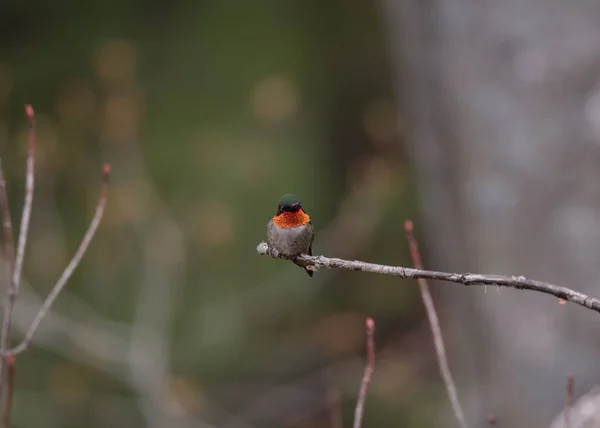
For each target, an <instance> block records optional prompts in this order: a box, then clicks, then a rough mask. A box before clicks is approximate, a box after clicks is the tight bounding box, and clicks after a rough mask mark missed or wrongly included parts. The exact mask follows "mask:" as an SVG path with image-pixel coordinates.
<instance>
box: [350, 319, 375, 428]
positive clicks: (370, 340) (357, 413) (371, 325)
mask: <svg viewBox="0 0 600 428" xmlns="http://www.w3.org/2000/svg"><path fill="white" fill-rule="evenodd" d="M374 335H375V322H374V321H373V318H367V365H366V366H365V373H364V375H363V379H362V383H361V384H360V391H359V393H358V401H357V402H356V409H355V410H354V428H360V427H361V424H362V416H363V412H364V408H365V400H366V398H367V391H368V389H369V383H370V382H371V376H372V375H373V370H374V367H375V338H374Z"/></svg>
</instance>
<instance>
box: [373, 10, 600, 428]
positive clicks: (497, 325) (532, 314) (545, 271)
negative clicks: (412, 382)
mask: <svg viewBox="0 0 600 428" xmlns="http://www.w3.org/2000/svg"><path fill="white" fill-rule="evenodd" d="M383 6H384V7H383V8H382V16H383V19H384V20H385V21H386V24H387V27H388V30H389V31H388V33H389V42H390V50H391V53H392V56H393V58H394V61H395V65H396V83H397V86H398V96H399V100H400V103H401V105H402V109H403V112H402V120H403V124H404V129H405V131H406V136H407V140H408V146H409V152H410V155H411V157H412V163H413V165H414V167H415V169H416V172H417V175H418V179H419V181H418V182H419V186H420V192H421V206H422V210H423V211H422V212H423V220H422V222H421V225H420V226H421V231H422V232H423V233H424V238H425V239H426V243H427V248H428V251H429V257H428V263H429V267H430V268H435V269H448V270H458V271H472V272H479V271H483V272H486V273H505V274H518V275H521V274H522V275H525V276H529V277H532V278H536V279H540V280H546V281H550V282H554V283H557V284H563V285H566V286H569V287H572V288H574V289H577V290H581V291H583V292H585V293H589V294H591V295H593V296H600V6H599V4H598V3H597V2H595V1H589V0H587V1H586V0H573V1H569V2H566V1H563V2H557V1H539V0H504V1H469V0H444V1H431V0H427V1H422V0H384V3H383ZM436 288H437V290H439V292H440V294H439V296H438V301H439V303H438V306H439V307H440V309H441V311H442V317H443V319H444V332H445V333H446V336H447V339H446V340H447V345H448V348H449V353H450V356H451V366H452V367H453V369H454V374H455V378H456V379H457V381H458V387H459V391H460V396H461V399H462V402H463V403H464V405H465V410H466V412H467V417H468V420H469V422H470V425H471V426H482V425H484V424H485V422H484V421H485V416H486V414H487V413H490V412H493V413H495V414H497V415H498V418H499V420H500V421H501V425H502V426H507V427H508V426H528V427H540V426H547V425H548V423H549V422H550V421H551V420H552V418H553V417H554V416H555V415H556V414H557V412H559V411H560V410H561V409H562V407H563V406H564V401H565V385H566V378H567V374H568V373H569V372H572V373H573V374H574V376H575V385H576V396H577V395H579V394H582V393H584V392H586V391H588V390H589V389H590V388H591V386H592V385H593V384H595V383H596V382H598V380H599V375H600V364H599V361H600V339H599V338H600V318H599V317H598V315H597V314H595V313H593V312H591V311H586V310H584V309H582V308H579V307H576V306H575V305H571V304H569V305H566V306H561V305H559V303H558V301H557V300H556V299H553V298H549V297H547V296H543V295H541V294H535V293H528V292H524V291H511V290H504V289H503V290H499V292H497V290H495V289H490V288H489V287H488V290H487V292H485V293H484V290H483V288H478V287H477V288H475V287H471V288H464V287H463V288H461V287H457V286H454V285H447V284H444V285H443V286H442V285H440V286H439V287H436ZM447 417H448V415H444V417H443V418H442V419H441V420H442V423H441V425H443V426H450V424H449V422H450V421H449V420H448V419H447Z"/></svg>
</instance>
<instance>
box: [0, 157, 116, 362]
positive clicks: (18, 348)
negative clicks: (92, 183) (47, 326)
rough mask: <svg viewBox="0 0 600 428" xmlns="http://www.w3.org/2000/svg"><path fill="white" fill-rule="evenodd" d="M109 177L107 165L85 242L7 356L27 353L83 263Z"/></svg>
mask: <svg viewBox="0 0 600 428" xmlns="http://www.w3.org/2000/svg"><path fill="white" fill-rule="evenodd" d="M109 177H110V165H108V164H106V165H104V180H103V183H102V189H101V191H100V199H99V200H98V205H97V206H96V213H95V214H94V218H93V219H92V222H91V224H90V226H89V228H88V230H87V232H86V233H85V236H84V237H83V240H82V241H81V244H80V245H79V248H78V249H77V252H76V253H75V255H74V256H73V258H72V259H71V261H70V262H69V265H68V266H67V267H66V268H65V270H64V272H63V274H62V275H61V277H60V278H59V279H58V281H57V282H56V284H55V285H54V288H52V291H51V292H50V294H49V295H48V297H47V298H46V300H45V301H44V304H43V305H42V307H41V308H40V310H39V312H38V313H37V315H36V316H35V318H34V320H33V322H32V323H31V325H30V327H29V329H28V330H27V333H26V334H25V338H24V339H23V340H22V341H21V343H20V344H19V345H18V346H16V347H15V348H13V349H10V350H8V351H5V352H4V355H5V356H6V355H17V354H19V353H21V352H23V351H25V350H26V349H27V348H28V347H29V344H30V343H31V340H32V339H33V337H34V336H35V333H36V331H37V329H38V327H39V326H40V323H41V322H42V320H43V319H44V317H45V316H46V314H47V313H48V311H49V310H50V308H51V307H52V304H53V303H54V301H55V300H56V298H57V297H58V295H59V294H60V292H61V291H62V289H63V288H64V286H65V285H66V283H67V281H68V280H69V278H70V277H71V275H72V274H73V272H74V271H75V269H76V268H77V266H78V265H79V263H80V262H81V259H82V258H83V255H84V254H85V252H86V251H87V249H88V246H89V245H90V242H91V241H92V238H93V237H94V234H95V233H96V230H97V229H98V226H99V225H100V220H102V216H103V214H104V208H105V207H106V200H107V198H108V180H109Z"/></svg>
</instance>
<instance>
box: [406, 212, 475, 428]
mask: <svg viewBox="0 0 600 428" xmlns="http://www.w3.org/2000/svg"><path fill="white" fill-rule="evenodd" d="M404 230H405V231H406V239H407V240H408V245H409V247H410V256H411V258H412V261H413V265H414V266H415V268H417V269H423V261H422V259H421V253H420V251H419V245H418V244H417V240H416V239H415V236H414V226H413V223H412V221H411V220H407V221H405V222H404ZM417 283H418V284H419V290H420V292H421V298H422V299H423V305H424V306H425V311H426V312H427V318H428V319H429V326H430V327H431V333H432V334H433V344H434V348H435V353H436V355H437V359H438V366H439V368H440V374H441V375H442V379H443V380H444V385H446V391H447V392H448V398H449V399H450V404H451V406H452V411H453V412H454V416H455V417H456V420H457V421H458V424H459V425H460V426H461V428H467V422H466V420H465V415H464V412H463V410H462V407H461V406H460V401H459V400H458V393H457V392H456V385H455V384H454V379H452V373H451V372H450V366H449V364H448V357H447V356H446V348H445V346H444V337H443V336H442V329H441V328H440V321H439V319H438V316H437V312H436V310H435V305H434V304H433V298H432V297H431V293H430V292H429V286H428V285H427V281H426V280H425V279H424V278H418V279H417Z"/></svg>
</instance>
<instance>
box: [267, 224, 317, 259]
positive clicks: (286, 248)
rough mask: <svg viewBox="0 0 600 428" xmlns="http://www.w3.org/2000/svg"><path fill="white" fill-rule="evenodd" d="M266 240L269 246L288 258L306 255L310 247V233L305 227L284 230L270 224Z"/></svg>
mask: <svg viewBox="0 0 600 428" xmlns="http://www.w3.org/2000/svg"><path fill="white" fill-rule="evenodd" d="M268 238H269V243H270V244H271V246H273V247H274V248H275V249H276V250H277V251H279V252H281V253H283V254H286V255H288V256H297V255H300V254H306V253H307V252H308V249H309V247H310V231H309V230H308V228H307V227H306V226H300V227H290V228H286V229H284V228H279V227H277V226H276V225H274V224H271V225H270V227H269V234H268Z"/></svg>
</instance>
